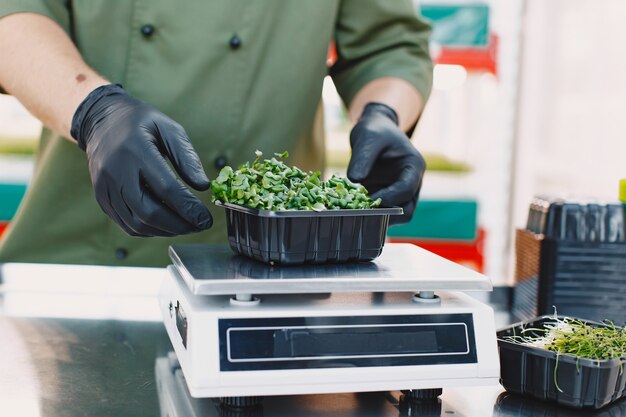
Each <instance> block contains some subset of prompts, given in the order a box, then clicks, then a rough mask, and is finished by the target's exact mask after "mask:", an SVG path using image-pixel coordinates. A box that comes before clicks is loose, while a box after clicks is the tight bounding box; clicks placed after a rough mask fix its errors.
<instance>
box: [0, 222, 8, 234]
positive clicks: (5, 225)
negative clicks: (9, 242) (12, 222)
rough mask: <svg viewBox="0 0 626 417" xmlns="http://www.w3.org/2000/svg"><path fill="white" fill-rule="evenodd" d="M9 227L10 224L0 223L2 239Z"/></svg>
mask: <svg viewBox="0 0 626 417" xmlns="http://www.w3.org/2000/svg"><path fill="white" fill-rule="evenodd" d="M8 225H9V223H5V222H0V237H1V236H2V234H3V233H4V231H5V230H6V228H7V226H8Z"/></svg>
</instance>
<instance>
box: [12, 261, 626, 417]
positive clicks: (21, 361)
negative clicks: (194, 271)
mask: <svg viewBox="0 0 626 417" xmlns="http://www.w3.org/2000/svg"><path fill="white" fill-rule="evenodd" d="M164 273H165V272H164V270H157V269H140V268H108V267H78V266H55V265H16V264H7V265H4V266H2V268H1V269H0V274H1V275H0V337H1V339H0V415H1V416H12V417H13V416H15V417H31V416H32V417H39V416H42V417H48V416H50V417H56V416H68V417H70V416H71V417H74V416H94V417H95V416H103V417H104V416H107V417H109V416H151V417H156V416H166V415H169V417H176V416H190V417H191V416H193V415H194V414H193V413H194V412H199V413H201V415H203V416H239V417H260V416H264V417H275V416H276V417H277V416H283V417H296V416H298V417H299V416H306V417H309V416H310V417H313V416H319V417H322V416H327V417H330V416H332V417H339V416H341V417H351V416H355V417H356V416H367V417H387V416H393V417H398V416H426V417H434V416H468V417H469V416H475V417H485V416H542V417H547V416H607V417H608V416H611V417H612V416H620V415H626V403H624V402H620V403H617V404H615V405H614V406H612V407H609V408H606V409H603V410H600V411H599V412H595V413H593V412H575V411H571V410H567V409H562V408H558V407H555V406H552V405H548V404H544V403H539V402H536V401H531V400H528V399H524V398H519V397H516V396H512V395H508V394H506V393H504V392H503V390H502V388H501V387H490V388H455V389H444V393H443V396H442V397H441V398H442V400H441V402H438V403H431V404H424V405H421V406H415V405H412V406H410V407H408V408H407V406H405V404H404V403H402V402H400V401H399V397H400V395H401V394H400V393H398V392H391V393H366V394H351V393H348V394H340V395H310V396H293V397H269V398H266V400H265V402H264V405H263V408H262V409H260V410H254V411H252V412H248V413H239V414H238V413H231V412H224V411H223V410H219V409H217V408H216V406H215V404H214V403H213V401H211V400H193V399H191V398H188V397H184V396H182V397H181V396H178V397H176V396H173V397H170V396H171V394H172V392H171V390H170V391H168V389H170V388H168V386H167V384H166V383H165V382H164V381H165V380H164V379H163V378H162V375H161V377H159V378H157V375H156V373H157V372H158V369H159V367H158V364H159V360H162V358H167V357H168V354H169V352H170V351H171V346H170V342H169V339H168V337H167V335H166V333H165V330H164V328H163V325H162V323H161V322H160V316H159V313H158V309H157V305H156V293H157V290H158V287H159V284H160V281H161V279H162V278H163V276H164ZM497 321H498V322H499V323H498V324H499V325H505V324H507V321H508V314H506V312H501V313H499V314H497ZM155 370H157V371H155ZM172 372H173V373H172V378H170V379H168V381H170V382H172V381H175V378H176V371H175V369H172ZM179 387H180V386H179ZM171 398H178V399H177V401H178V402H176V403H172V402H170V403H167V401H168V400H171ZM173 406H176V407H177V408H176V409H175V411H173V412H172V411H171V410H170V411H167V409H168V407H170V408H171V407H173ZM176 410H177V411H176Z"/></svg>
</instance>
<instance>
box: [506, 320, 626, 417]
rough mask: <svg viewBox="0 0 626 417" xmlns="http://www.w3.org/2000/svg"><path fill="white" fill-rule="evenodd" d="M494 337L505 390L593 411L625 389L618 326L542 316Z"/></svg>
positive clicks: (625, 359)
mask: <svg viewBox="0 0 626 417" xmlns="http://www.w3.org/2000/svg"><path fill="white" fill-rule="evenodd" d="M497 335H498V350H499V352H500V383H501V384H502V386H503V387H504V388H505V389H506V390H507V391H509V392H512V393H517V394H522V395H529V396H532V397H535V398H538V399H542V400H548V401H554V402H556V403H558V404H560V405H564V406H568V407H574V408H583V407H584V408H595V409H597V408H601V407H604V406H605V405H607V404H610V403H612V402H614V401H616V400H618V399H620V398H622V397H623V396H624V394H625V393H626V372H624V364H625V363H626V330H625V329H624V328H622V327H618V326H615V325H614V324H613V323H610V322H605V323H596V322H590V321H585V320H580V319H576V318H572V317H560V316H543V317H539V318H537V319H534V320H532V321H528V322H523V323H518V324H515V325H513V326H511V327H508V328H506V329H503V330H501V331H499V332H498V334H497Z"/></svg>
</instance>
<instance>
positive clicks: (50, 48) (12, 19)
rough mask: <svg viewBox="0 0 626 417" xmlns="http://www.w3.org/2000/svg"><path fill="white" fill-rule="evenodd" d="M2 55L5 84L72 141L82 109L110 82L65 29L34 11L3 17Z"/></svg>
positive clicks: (0, 81)
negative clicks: (72, 129)
mask: <svg viewBox="0 0 626 417" xmlns="http://www.w3.org/2000/svg"><path fill="white" fill-rule="evenodd" d="M0 57H2V59H0V85H1V86H2V87H3V88H4V89H5V90H6V91H7V92H9V93H10V94H12V95H14V96H15V97H16V98H17V99H18V100H19V101H20V102H21V103H22V104H23V105H24V106H25V107H26V108H27V109H28V110H29V111H30V112H31V113H32V114H33V115H34V116H35V117H37V118H38V119H39V120H41V122H42V123H43V124H44V125H46V126H47V127H49V128H50V129H52V130H54V131H55V132H57V133H60V134H62V135H64V136H65V137H68V138H69V137H70V125H71V122H72V117H73V115H74V112H75V110H76V108H77V107H78V105H79V104H80V103H81V102H82V101H83V99H84V98H85V97H86V96H87V95H88V94H89V93H90V92H91V91H92V90H94V89H95V88H97V87H99V86H101V85H105V84H108V83H109V82H108V81H107V80H106V79H104V78H103V77H101V76H99V75H98V74H97V73H96V72H95V71H94V70H93V69H91V68H89V66H88V65H87V64H86V63H85V62H84V61H83V59H82V57H81V56H80V53H79V52H78V50H77V49H76V47H75V46H74V44H73V43H72V41H71V40H70V38H69V37H68V36H67V35H66V33H65V32H64V31H63V29H61V27H59V25H57V24H56V23H55V22H53V21H52V20H50V19H48V18H47V17H44V16H40V15H37V14H33V13H18V14H13V15H9V16H7V17H4V18H1V19H0Z"/></svg>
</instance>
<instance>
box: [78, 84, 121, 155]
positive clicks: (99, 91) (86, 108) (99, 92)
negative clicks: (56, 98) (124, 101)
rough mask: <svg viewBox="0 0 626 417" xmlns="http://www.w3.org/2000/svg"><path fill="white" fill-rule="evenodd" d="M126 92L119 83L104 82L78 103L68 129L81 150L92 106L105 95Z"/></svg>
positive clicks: (87, 129)
mask: <svg viewBox="0 0 626 417" xmlns="http://www.w3.org/2000/svg"><path fill="white" fill-rule="evenodd" d="M118 94H126V92H125V91H124V89H123V88H122V86H121V85H119V84H104V85H100V86H98V87H96V88H95V89H93V90H92V91H91V92H90V93H89V94H87V96H86V97H85V98H84V99H83V101H82V102H81V103H80V104H79V105H78V107H77V108H76V111H75V112H74V116H73V117H72V124H71V129H70V135H71V136H72V137H73V138H74V139H75V140H76V142H77V144H78V147H79V148H81V149H82V150H83V151H84V150H85V148H86V146H87V143H86V139H87V132H89V130H90V129H89V126H90V125H91V124H92V121H93V120H92V118H91V117H90V114H91V113H92V110H93V109H94V107H97V106H98V103H99V102H100V101H101V100H102V99H104V98H105V97H109V96H112V95H118Z"/></svg>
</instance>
